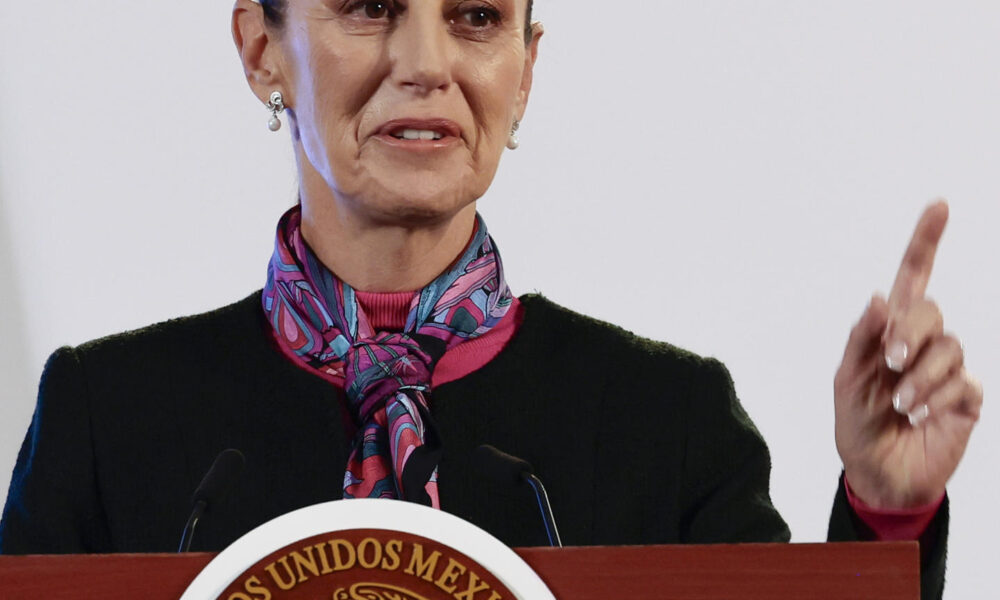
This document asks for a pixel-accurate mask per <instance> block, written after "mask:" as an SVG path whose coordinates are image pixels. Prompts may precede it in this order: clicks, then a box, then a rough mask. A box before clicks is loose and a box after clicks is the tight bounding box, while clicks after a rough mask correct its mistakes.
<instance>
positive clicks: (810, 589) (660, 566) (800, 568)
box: [0, 542, 920, 600]
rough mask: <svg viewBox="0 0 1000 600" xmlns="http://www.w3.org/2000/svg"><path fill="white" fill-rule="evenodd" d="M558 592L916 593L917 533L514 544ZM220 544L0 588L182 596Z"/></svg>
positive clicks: (695, 598) (2, 592) (728, 595)
mask: <svg viewBox="0 0 1000 600" xmlns="http://www.w3.org/2000/svg"><path fill="white" fill-rule="evenodd" d="M515 551H516V552H517V553H518V554H519V555H520V556H521V557H522V558H523V559H524V560H525V561H526V562H527V563H528V564H529V565H531V567H532V568H533V569H534V570H535V571H536V572H537V573H538V574H539V575H540V576H541V578H542V579H543V580H544V581H545V583H546V584H547V585H548V586H549V588H550V589H551V590H552V592H553V593H554V594H555V596H556V598H558V599H559V600H606V599H609V598H628V599H630V600H636V599H649V600H653V599H656V600H663V599H667V600H739V599H751V598H752V599H760V600H762V599H765V598H767V599H783V598H788V599H792V598H794V599H800V598H808V599H811V600H834V599H836V600H843V599H851V598H872V599H876V598H877V599H879V600H918V599H919V598H920V578H919V550H918V546H917V543H916V542H898V543H874V542H864V543H842V544H734V545H725V544H723V545H708V546H620V547H607V546H605V547H600V546H592V547H576V548H561V549H557V548H517V549H515ZM213 557H214V554H185V555H179V554H107V555H51V556H0V598H5V599H11V600H15V599H17V600H22V599H23V600H33V599H38V600H42V599H45V600H52V599H56V600H61V599H63V598H67V599H68V598H73V599H90V598H95V599H96V598H102V599H111V598H115V599H117V598H123V599H124V598H128V599H133V598H134V599H144V600H159V599H163V600H167V599H174V600H175V599H176V598H178V597H180V595H181V594H182V593H183V592H184V590H185V588H186V587H187V586H188V584H189V583H190V582H191V581H192V580H193V579H194V577H195V576H196V575H197V574H198V572H199V571H200V570H201V569H202V568H204V567H205V565H207V564H208V563H209V561H211V560H212V558H213Z"/></svg>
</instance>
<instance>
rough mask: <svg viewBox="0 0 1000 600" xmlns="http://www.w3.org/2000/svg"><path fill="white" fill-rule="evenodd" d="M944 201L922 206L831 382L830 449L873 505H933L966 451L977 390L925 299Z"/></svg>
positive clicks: (856, 491) (942, 224)
mask: <svg viewBox="0 0 1000 600" xmlns="http://www.w3.org/2000/svg"><path fill="white" fill-rule="evenodd" d="M947 221H948V205H947V204H945V203H944V202H938V203H935V204H932V205H931V206H929V207H927V209H926V210H925V211H924V214H923V215H922V216H921V218H920V222H919V223H918V224H917V228H916V230H915V231H914V232H913V238H912V239H911V240H910V245H909V247H908V248H907V249H906V254H905V255H904V257H903V262H902V264H901V265H900V267H899V272H898V273H897V274H896V281H895V283H894V284H893V286H892V291H891V292H890V294H889V298H888V301H886V300H885V299H883V298H881V297H880V296H877V295H876V296H874V297H873V298H872V300H871V303H870V304H869V305H868V308H867V310H865V312H864V314H863V315H862V316H861V320H860V321H859V322H858V324H857V325H856V326H855V327H854V329H853V331H852V332H851V336H850V339H849V340H848V342H847V349H846V350H845V351H844V359H843V362H842V363H841V365H840V368H839V369H838V370H837V376H836V378H835V380H834V401H835V405H836V440H837V450H838V451H839V452H840V457H841V460H843V462H844V469H845V471H846V474H847V481H848V482H849V483H850V486H851V490H852V491H853V492H854V494H855V496H857V497H858V498H859V499H861V500H862V501H863V502H865V503H866V504H868V505H869V506H872V507H875V508H910V507H916V506H922V505H926V504H929V503H931V502H934V501H936V500H937V499H938V498H940V497H941V495H942V494H943V493H944V489H945V484H946V483H947V481H948V479H949V478H950V477H951V475H952V473H954V472H955V468H956V467H957V466H958V463H959V461H960V460H961V458H962V455H963V454H964V453H965V448H966V445H967V444H968V442H969V435H970V434H971V433H972V428H973V427H974V426H975V424H976V421H977V420H978V419H979V412H980V409H981V407H982V403H983V390H982V387H981V386H980V385H979V383H978V382H977V381H976V380H975V379H973V378H972V377H971V376H970V375H969V374H968V373H967V372H966V370H965V366H964V353H963V349H962V345H961V343H960V342H959V341H958V339H957V338H956V337H954V336H952V335H946V334H945V333H944V321H943V318H942V316H941V310H940V309H939V308H938V306H937V305H936V304H935V303H934V302H932V301H931V300H928V299H927V298H926V297H925V296H924V293H925V291H926V289H927V282H928V280H929V279H930V275H931V269H932V267H933V266H934V255H935V253H936V252H937V247H938V242H939V241H940V240H941V234H942V233H943V232H944V227H945V223H947Z"/></svg>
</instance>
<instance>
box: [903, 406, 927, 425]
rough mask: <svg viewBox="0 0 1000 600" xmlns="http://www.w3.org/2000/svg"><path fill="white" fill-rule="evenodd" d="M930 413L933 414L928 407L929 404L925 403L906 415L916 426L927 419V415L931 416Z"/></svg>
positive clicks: (911, 423)
mask: <svg viewBox="0 0 1000 600" xmlns="http://www.w3.org/2000/svg"><path fill="white" fill-rule="evenodd" d="M930 415H931V410H930V409H929V408H927V405H926V404H925V405H923V406H922V407H920V408H918V409H917V410H915V411H913V412H911V413H910V414H908V415H906V416H907V417H908V418H909V419H910V425H912V426H913V427H916V426H917V425H920V424H921V423H923V422H924V421H926V420H927V417H929V416H930Z"/></svg>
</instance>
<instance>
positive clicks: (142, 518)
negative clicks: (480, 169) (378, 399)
mask: <svg viewBox="0 0 1000 600" xmlns="http://www.w3.org/2000/svg"><path fill="white" fill-rule="evenodd" d="M521 301H522V302H523V304H524V309H525V318H524V322H523V324H522V326H521V327H520V329H519V330H518V332H517V334H516V336H515V337H514V339H513V340H511V342H510V343H509V345H508V346H507V347H506V348H505V349H504V350H503V352H501V353H500V355H499V356H498V357H497V358H495V359H494V360H493V361H491V362H490V363H489V364H488V365H486V366H485V367H484V368H482V369H480V370H479V371H476V372H475V373H472V374H471V375H469V376H467V377H464V378H462V379H460V380H458V381H454V382H451V383H447V384H444V385H441V386H439V387H437V388H436V389H435V390H434V391H433V393H432V396H431V403H432V412H433V415H434V419H435V421H436V423H437V427H438V429H439V431H440V433H441V437H442V439H443V442H444V457H443V459H442V461H441V463H440V467H439V491H440V497H441V505H442V508H443V509H444V510H446V511H448V512H451V513H454V514H456V515H458V516H459V517H462V518H464V519H466V520H468V521H470V522H472V523H474V524H476V525H478V526H479V527H482V528H483V529H485V530H487V531H489V532H490V533H492V534H493V535H494V536H496V537H498V538H499V539H500V540H501V541H503V542H504V543H506V544H508V545H511V546H531V545H544V544H546V537H545V532H544V528H543V527H542V523H541V520H540V517H539V514H538V509H537V506H536V504H535V503H534V500H533V498H532V496H531V494H530V490H528V489H527V488H526V487H519V486H511V485H509V484H508V483H506V482H503V483H501V482H498V481H494V480H492V479H491V478H490V477H488V476H486V475H484V474H483V473H481V472H480V471H479V470H478V469H477V467H476V465H475V463H474V460H473V454H474V450H475V448H476V447H477V446H479V445H480V444H484V443H488V444H492V445H494V446H496V447H498V448H500V449H502V450H504V451H506V452H508V453H511V454H514V455H516V456H519V457H522V458H524V459H526V460H528V461H529V462H531V463H533V464H534V466H535V469H536V472H537V473H538V475H539V476H540V477H541V478H542V480H543V481H544V482H545V485H546V487H547V488H548V491H549V494H550V496H551V500H552V507H553V510H554V512H555V515H556V518H557V521H558V525H559V529H560V532H561V534H562V538H563V542H564V543H565V544H566V545H591V544H647V543H712V542H749V541H760V542H770V541H787V540H788V539H789V532H788V528H787V527H786V525H785V523H784V521H783V520H782V519H781V517H780V516H779V515H778V513H777V511H776V510H775V509H774V507H773V506H772V504H771V501H770V497H769V495H768V479H769V474H770V459H769V456H768V452H767V448H766V446H765V444H764V442H763V440H762V439H761V437H760V435H759V434H758V432H757V430H756V429H755V428H754V427H753V425H752V423H751V422H750V420H749V418H748V417H747V415H746V414H745V412H744V411H743V409H742V408H741V406H740V404H739V402H738V400H737V399H736V396H735V394H734V392H733V386H732V382H731V380H730V378H729V375H728V373H727V371H726V370H725V368H724V367H723V366H722V364H721V363H719V362H718V361H715V360H713V359H705V358H701V357H698V356H696V355H693V354H691V353H688V352H686V351H683V350H681V349H678V348H676V347H673V346H670V345H668V344H663V343H656V342H651V341H648V340H645V339H642V338H639V337H636V336H634V335H632V334H630V333H628V332H626V331H624V330H622V329H620V328H617V327H614V326H611V325H608V324H606V323H602V322H599V321H596V320H594V319H590V318H588V317H584V316H581V315H578V314H576V313H573V312H571V311H569V310H566V309H564V308H562V307H559V306H557V305H555V304H553V303H551V302H549V301H548V300H546V299H544V298H542V297H540V296H536V295H529V296H525V297H523V298H522V299H521ZM260 306H261V304H260V292H256V293H254V294H252V295H251V296H249V297H247V298H245V299H244V300H242V301H240V302H237V303H235V304H232V305H230V306H227V307H224V308H221V309H218V310H216V311H213V312H210V313H206V314H202V315H197V316H193V317H186V318H182V319H176V320H172V321H168V322H166V323H161V324H158V325H154V326H151V327H148V328H145V329H142V330H139V331H135V332H129V333H124V334H120V335H115V336H111V337H108V338H104V339H101V340H97V341H95V342H90V343H88V344H85V345H83V346H80V347H78V348H69V347H66V348H62V349H60V350H58V351H57V352H56V353H55V354H53V355H52V357H51V358H50V359H49V362H48V364H47V365H46V368H45V372H44V374H43V376H42V382H41V387H40V391H39V398H38V405H37V408H36V411H35V415H34V419H33V421H32V424H31V428H30V430H29V431H28V435H27V437H26V439H25V442H24V445H23V447H22V449H21V452H20V454H19V456H18V460H17V465H16V467H15V470H14V475H13V479H12V482H11V487H10V492H9V496H8V500H7V505H6V507H5V509H4V513H3V521H2V523H0V552H3V553H42V552H170V551H173V550H175V549H176V547H177V544H178V541H179V537H180V532H181V529H182V528H183V526H184V523H185V520H186V518H187V516H188V513H189V511H190V509H191V501H190V496H191V493H192V491H193V490H194V489H195V487H196V486H197V485H198V483H199V481H200V480H201V477H202V475H203V474H204V473H205V471H206V470H207V469H208V467H209V466H210V465H211V463H212V461H213V459H214V458H215V456H216V455H217V454H218V453H219V452H220V451H221V450H223V449H225V448H237V449H239V450H241V451H242V452H243V453H244V454H245V455H246V458H247V467H246V469H245V471H244V474H243V475H242V477H241V479H240V480H239V481H238V483H237V484H236V486H235V489H234V490H233V492H231V493H230V494H229V496H228V497H227V498H226V499H225V500H224V501H223V502H222V503H221V505H220V506H217V507H215V508H214V509H213V511H212V513H211V514H208V515H206V517H205V518H204V519H203V521H202V522H201V523H200V524H199V529H198V531H197V534H196V537H195V540H194V546H193V548H192V549H194V550H221V549H222V548H224V547H225V546H227V545H228V544H229V543H231V542H232V541H234V540H235V539H236V538H237V537H239V536H240V535H242V534H243V533H245V532H247V531H249V530H250V529H252V528H253V527H255V526H257V525H259V524H261V523H263V522H265V521H267V520H269V519H271V518H274V517H276V516H278V515H281V514H284V513H286V512H289V511H291V510H294V509H297V508H301V507H303V506H308V505H311V504H315V503H318V502H323V501H328V500H333V499H339V498H341V497H342V488H341V486H342V482H343V475H344V465H345V464H346V462H347V456H348V453H349V451H350V445H351V440H350V439H348V437H347V434H346V433H345V431H347V430H348V427H347V426H345V424H346V419H349V417H347V415H346V414H345V411H344V402H343V398H342V392H340V391H339V390H337V389H335V388H334V387H333V386H331V385H330V384H328V383H326V382H325V381H323V380H322V379H320V378H318V377H316V376H314V375H312V374H310V373H308V372H306V371H304V370H302V369H300V368H299V367H297V366H295V365H293V364H291V363H290V362H289V361H288V360H287V359H286V358H284V356H283V355H282V354H281V353H280V352H279V351H278V350H277V349H276V348H275V347H274V346H273V344H272V342H271V337H270V334H269V326H268V324H267V322H266V321H265V319H264V316H263V311H262V310H261V308H260ZM946 512H947V507H945V508H944V509H943V510H942V511H941V514H940V515H939V517H938V518H937V519H936V520H935V523H934V524H933V525H932V527H931V530H932V533H933V538H932V539H935V540H936V541H937V543H936V544H934V545H933V551H930V550H929V551H928V552H927V557H926V558H927V560H926V561H925V569H926V570H927V575H928V576H930V580H931V582H932V584H934V585H933V587H936V588H937V589H938V590H939V588H940V586H939V585H937V582H939V581H940V579H941V575H942V574H943V568H944V558H943V556H944V543H943V542H944V536H945V533H944V531H945V527H946V523H947V519H946ZM868 535H870V532H867V531H866V530H865V528H864V526H863V525H861V524H860V522H859V521H858V520H857V518H856V517H855V516H854V515H853V513H852V511H851V510H850V509H849V508H848V506H847V503H846V499H845V498H844V495H843V490H842V489H841V490H840V491H839V492H838V493H837V495H836V499H835V502H834V510H833V515H832V517H831V529H830V537H831V539H863V538H865V537H866V536H868ZM926 587H927V585H925V588H926ZM925 591H927V590H926V589H925ZM935 595H937V594H935ZM928 597H933V596H928Z"/></svg>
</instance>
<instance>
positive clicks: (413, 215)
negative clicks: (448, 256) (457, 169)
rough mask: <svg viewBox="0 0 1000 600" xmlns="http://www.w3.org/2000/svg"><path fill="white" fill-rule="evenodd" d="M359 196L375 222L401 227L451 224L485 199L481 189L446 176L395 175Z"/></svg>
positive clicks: (374, 183)
mask: <svg viewBox="0 0 1000 600" xmlns="http://www.w3.org/2000/svg"><path fill="white" fill-rule="evenodd" d="M369 183H370V184H371V185H369V186H364V187H365V188H367V189H365V190H358V193H357V194H356V195H355V197H356V198H358V199H359V202H360V203H361V204H363V205H364V206H365V208H366V209H367V210H366V212H368V213H369V215H371V216H372V217H373V218H375V219H377V220H379V221H382V222H387V223H395V224H399V225H404V226H407V225H416V226H419V225H431V224H434V223H441V222H447V221H450V220H451V219H453V218H454V217H455V215H457V214H458V213H459V212H461V211H462V210H464V209H466V208H468V207H469V206H470V205H473V204H475V202H476V200H478V199H479V197H480V196H482V194H483V192H485V189H484V190H482V192H480V191H478V188H479V187H480V186H474V185H470V184H469V183H468V182H464V181H462V179H461V178H459V177H448V176H446V175H444V174H442V173H426V172H424V173H410V174H406V173H399V172H396V173H393V174H392V175H386V176H379V177H373V178H372V180H371V181H370V182H369Z"/></svg>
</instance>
